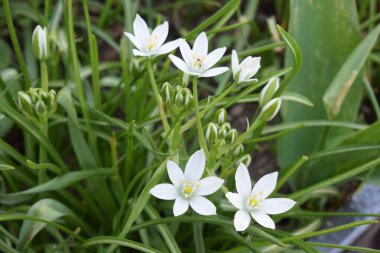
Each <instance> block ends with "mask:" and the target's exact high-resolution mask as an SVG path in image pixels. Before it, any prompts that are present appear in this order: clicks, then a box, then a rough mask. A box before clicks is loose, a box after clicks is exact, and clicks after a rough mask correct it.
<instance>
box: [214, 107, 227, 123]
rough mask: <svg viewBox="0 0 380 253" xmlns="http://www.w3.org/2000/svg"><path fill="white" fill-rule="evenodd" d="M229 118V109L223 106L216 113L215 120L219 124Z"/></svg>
mask: <svg viewBox="0 0 380 253" xmlns="http://www.w3.org/2000/svg"><path fill="white" fill-rule="evenodd" d="M226 120H227V111H226V110H225V109H224V108H222V109H219V110H217V111H216V113H215V121H216V122H217V123H218V125H222V124H223V123H224V122H226Z"/></svg>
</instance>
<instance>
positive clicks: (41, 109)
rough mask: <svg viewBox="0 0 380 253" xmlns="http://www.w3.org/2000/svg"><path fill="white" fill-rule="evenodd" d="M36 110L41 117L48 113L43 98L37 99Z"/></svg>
mask: <svg viewBox="0 0 380 253" xmlns="http://www.w3.org/2000/svg"><path fill="white" fill-rule="evenodd" d="M35 111H36V113H37V115H38V116H40V117H41V118H44V117H45V116H46V115H47V109H46V105H45V103H44V102H43V101H42V100H38V101H37V103H36V105H35Z"/></svg>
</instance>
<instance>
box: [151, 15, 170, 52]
mask: <svg viewBox="0 0 380 253" xmlns="http://www.w3.org/2000/svg"><path fill="white" fill-rule="evenodd" d="M168 33H169V24H168V22H167V21H165V22H164V23H163V24H161V25H159V26H157V27H156V28H154V30H153V32H152V35H151V37H153V39H156V41H155V42H156V43H155V45H154V47H153V48H154V49H157V48H159V47H161V46H162V44H164V42H165V40H166V38H167V37H168ZM169 52H170V51H169Z"/></svg>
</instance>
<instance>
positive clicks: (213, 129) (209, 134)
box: [205, 122, 218, 143]
mask: <svg viewBox="0 0 380 253" xmlns="http://www.w3.org/2000/svg"><path fill="white" fill-rule="evenodd" d="M205 137H206V140H207V141H208V142H210V143H212V142H215V141H216V140H217V138H218V126H217V125H216V124H215V123H213V122H211V123H209V124H208V126H207V129H206V136H205Z"/></svg>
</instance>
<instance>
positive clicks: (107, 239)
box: [81, 236, 161, 253]
mask: <svg viewBox="0 0 380 253" xmlns="http://www.w3.org/2000/svg"><path fill="white" fill-rule="evenodd" d="M97 244H111V245H114V246H123V247H127V248H131V249H136V250H138V251H141V252H145V253H161V252H160V251H158V250H155V249H153V248H151V247H148V246H145V245H144V244H141V243H138V242H135V241H132V240H127V239H122V238H118V237H112V236H99V237H93V238H91V239H89V240H87V241H85V242H84V243H83V244H82V245H81V246H82V247H84V248H87V247H90V246H92V245H97Z"/></svg>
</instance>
